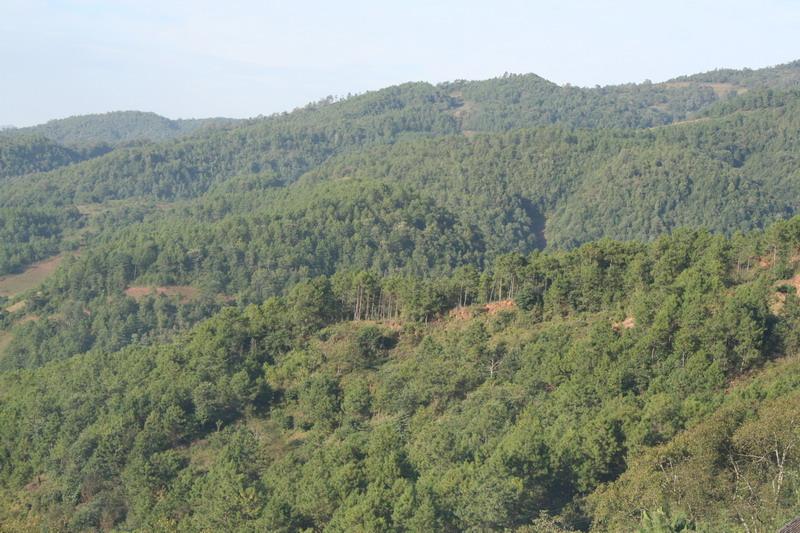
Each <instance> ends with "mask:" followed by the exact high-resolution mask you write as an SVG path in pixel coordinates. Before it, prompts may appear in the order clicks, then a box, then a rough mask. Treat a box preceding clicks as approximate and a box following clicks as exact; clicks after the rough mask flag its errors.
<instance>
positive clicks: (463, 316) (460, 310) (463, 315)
mask: <svg viewBox="0 0 800 533" xmlns="http://www.w3.org/2000/svg"><path fill="white" fill-rule="evenodd" d="M450 318H455V319H456V320H469V319H470V318H472V310H471V309H470V308H469V307H456V308H455V309H451V310H450Z"/></svg>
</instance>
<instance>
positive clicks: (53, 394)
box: [0, 62, 800, 532]
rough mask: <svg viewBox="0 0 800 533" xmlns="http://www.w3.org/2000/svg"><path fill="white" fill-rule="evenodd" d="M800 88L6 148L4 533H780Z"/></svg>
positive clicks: (83, 137)
mask: <svg viewBox="0 0 800 533" xmlns="http://www.w3.org/2000/svg"><path fill="white" fill-rule="evenodd" d="M798 154H800V63H798V62H795V63H789V64H786V65H780V66H777V67H772V68H768V69H761V70H741V71H733V70H719V71H712V72H709V73H704V74H698V75H693V76H685V77H681V78H676V79H674V80H670V81H668V82H664V83H651V82H644V83H641V84H627V85H619V86H608V87H595V88H579V87H570V86H558V85H556V84H554V83H551V82H549V81H547V80H545V79H543V78H540V77H538V76H535V75H532V74H530V75H510V74H509V75H504V76H501V77H498V78H496V79H492V80H485V81H463V80H459V81H453V82H448V83H442V84H438V85H433V84H428V83H407V84H403V85H398V86H394V87H389V88H386V89H382V90H379V91H372V92H368V93H365V94H361V95H355V96H348V97H347V98H333V97H329V98H326V99H323V100H320V101H318V102H315V103H312V104H309V105H307V106H305V107H303V108H299V109H296V110H294V111H292V112H290V113H280V114H275V115H271V116H267V117H257V118H253V119H249V120H241V121H232V120H226V119H208V120H198V121H171V120H169V119H165V118H163V117H159V116H158V115H154V114H151V113H139V112H120V113H108V114H104V115H90V116H86V117H72V118H70V119H64V120H58V121H52V122H49V123H47V124H44V125H42V126H36V127H33V128H23V129H19V130H15V129H11V130H4V131H3V132H0V530H9V531H30V530H46V531H112V530H115V531H162V530H178V531H287V532H288V531H322V530H325V531H376V532H377V531H503V530H505V531H519V532H534V531H535V532H538V531H545V532H559V531H561V532H565V531H587V530H593V531H609V532H611V531H644V532H663V531H668V532H677V531H686V532H688V531H696V532H700V531H704V532H712V531H747V532H754V531H772V530H775V529H777V528H778V527H779V526H780V525H781V524H782V523H784V522H786V521H788V520H789V519H790V518H792V517H793V516H795V515H798V514H800V507H798V504H797V502H798V501H800V455H798V450H800V425H798V422H797V420H795V418H794V415H793V413H794V411H795V410H796V407H800V403H798V402H799V401H800V400H798V398H800V396H798V394H800V391H798V388H797V383H798V381H797V377H798V375H800V365H799V364H798V360H797V355H798V350H800V336H798V334H797V331H799V330H800V217H798V216H797V215H798V211H797V206H798V205H800V160H799V159H798V158H800V156H799V155H798Z"/></svg>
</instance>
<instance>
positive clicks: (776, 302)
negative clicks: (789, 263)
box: [769, 274, 800, 315]
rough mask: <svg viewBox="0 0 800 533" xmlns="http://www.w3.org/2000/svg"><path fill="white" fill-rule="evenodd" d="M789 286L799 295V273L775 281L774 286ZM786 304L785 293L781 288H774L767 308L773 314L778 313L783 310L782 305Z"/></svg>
mask: <svg viewBox="0 0 800 533" xmlns="http://www.w3.org/2000/svg"><path fill="white" fill-rule="evenodd" d="M780 287H791V288H793V289H794V292H795V294H796V295H797V296H800V274H795V276H794V277H793V278H791V279H782V280H780V281H776V282H775V288H776V289H778V288H780ZM784 305H786V293H785V292H784V291H782V290H776V291H775V292H774V293H773V295H772V301H771V302H770V305H769V310H770V312H772V314H773V315H777V314H779V313H780V312H781V311H783V306H784Z"/></svg>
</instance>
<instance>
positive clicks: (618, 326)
mask: <svg viewBox="0 0 800 533" xmlns="http://www.w3.org/2000/svg"><path fill="white" fill-rule="evenodd" d="M635 327H636V319H635V318H634V317H632V316H629V317H626V318H625V320H622V321H621V322H614V323H613V324H611V329H613V330H614V331H622V330H623V329H633V328H635Z"/></svg>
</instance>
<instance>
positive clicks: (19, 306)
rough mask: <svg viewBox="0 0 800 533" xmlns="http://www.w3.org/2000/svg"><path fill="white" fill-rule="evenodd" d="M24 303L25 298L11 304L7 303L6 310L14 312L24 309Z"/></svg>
mask: <svg viewBox="0 0 800 533" xmlns="http://www.w3.org/2000/svg"><path fill="white" fill-rule="evenodd" d="M26 305H27V302H26V301H25V300H21V301H19V302H17V303H15V304H13V305H9V306H8V307H6V311H8V312H9V313H16V312H17V311H22V310H23V309H25V306H26Z"/></svg>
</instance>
